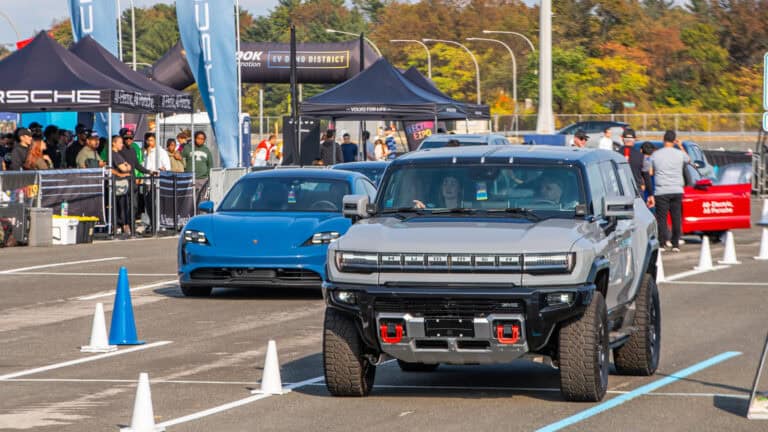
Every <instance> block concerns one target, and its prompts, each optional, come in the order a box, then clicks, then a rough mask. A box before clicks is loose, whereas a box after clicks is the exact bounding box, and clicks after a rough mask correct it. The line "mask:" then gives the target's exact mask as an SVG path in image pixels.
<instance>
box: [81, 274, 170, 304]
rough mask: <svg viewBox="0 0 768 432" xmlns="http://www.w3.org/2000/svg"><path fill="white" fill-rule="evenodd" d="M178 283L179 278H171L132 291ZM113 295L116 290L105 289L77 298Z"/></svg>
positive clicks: (87, 298) (85, 298)
mask: <svg viewBox="0 0 768 432" xmlns="http://www.w3.org/2000/svg"><path fill="white" fill-rule="evenodd" d="M176 283H178V280H176V279H171V280H167V281H162V282H155V283H151V284H148V285H139V286H137V287H135V288H131V290H130V291H131V292H134V291H142V290H148V289H152V288H157V287H161V286H163V285H170V284H176ZM113 295H115V291H114V290H113V291H104V292H101V293H96V294H91V295H87V296H82V297H76V298H75V300H94V299H97V298H102V297H109V296H113Z"/></svg>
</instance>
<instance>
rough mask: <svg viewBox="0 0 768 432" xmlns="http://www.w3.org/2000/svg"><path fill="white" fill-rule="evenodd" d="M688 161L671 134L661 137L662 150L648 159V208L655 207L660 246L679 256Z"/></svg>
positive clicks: (680, 146)
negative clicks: (650, 175) (650, 176)
mask: <svg viewBox="0 0 768 432" xmlns="http://www.w3.org/2000/svg"><path fill="white" fill-rule="evenodd" d="M690 161H691V159H690V158H689V157H688V154H687V153H686V152H685V149H683V146H682V144H681V143H680V141H678V140H677V135H676V134H675V132H674V131H671V130H668V131H666V132H665V133H664V147H662V148H661V149H659V150H656V151H655V152H654V153H653V155H651V157H650V162H651V166H652V168H653V178H654V191H653V195H650V196H649V197H648V207H653V206H654V205H655V206H656V223H657V224H658V226H659V237H660V240H661V244H662V245H664V246H665V247H667V248H671V249H672V252H680V236H681V234H682V225H683V187H684V186H685V178H684V176H683V171H684V170H685V165H686V164H688V163H690ZM667 214H670V215H671V219H672V236H671V238H670V235H669V229H668V228H667Z"/></svg>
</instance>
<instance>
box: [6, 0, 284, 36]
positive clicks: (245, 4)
mask: <svg viewBox="0 0 768 432" xmlns="http://www.w3.org/2000/svg"><path fill="white" fill-rule="evenodd" d="M99 1H108V0H99ZM68 3H69V2H68V1H66V0H0V12H2V13H3V14H5V15H7V16H8V17H9V18H10V19H11V21H13V24H14V25H15V26H16V28H17V29H18V31H19V36H20V38H21V39H26V38H28V37H32V36H33V35H34V34H35V33H37V32H38V31H40V30H44V29H47V28H49V27H50V26H51V23H52V22H53V21H56V20H59V19H62V18H68V17H69V12H68V10H67V5H68ZM134 3H135V4H136V6H137V7H138V6H149V5H153V4H157V3H173V0H134ZM129 4H130V0H120V5H121V7H122V8H123V9H126V8H128V5H129ZM276 4H277V0H240V6H241V7H242V8H243V9H246V10H248V11H250V12H251V13H252V14H254V15H256V16H259V15H264V14H266V13H267V12H268V11H269V10H270V9H272V8H273V7H275V5H276ZM15 41H16V33H15V32H14V31H13V29H12V28H11V26H10V25H9V24H8V21H6V20H5V19H4V18H2V17H0V43H13V42H15Z"/></svg>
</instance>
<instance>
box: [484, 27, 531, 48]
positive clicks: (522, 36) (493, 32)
mask: <svg viewBox="0 0 768 432" xmlns="http://www.w3.org/2000/svg"><path fill="white" fill-rule="evenodd" d="M483 34H511V35H515V36H519V37H521V38H523V39H525V41H526V42H527V43H528V46H529V47H530V48H531V52H536V47H534V46H533V42H531V40H530V39H528V37H527V36H526V35H524V34H522V33H518V32H513V31H506V30H483Z"/></svg>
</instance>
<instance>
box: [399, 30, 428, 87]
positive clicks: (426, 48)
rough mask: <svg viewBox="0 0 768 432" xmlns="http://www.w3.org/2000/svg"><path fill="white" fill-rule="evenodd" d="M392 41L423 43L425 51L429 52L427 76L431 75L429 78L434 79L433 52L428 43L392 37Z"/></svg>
mask: <svg viewBox="0 0 768 432" xmlns="http://www.w3.org/2000/svg"><path fill="white" fill-rule="evenodd" d="M390 42H393V43H396V42H411V43H417V44H419V45H421V46H422V47H423V48H424V51H426V52H427V76H428V77H429V79H432V54H431V53H430V52H429V47H428V46H427V44H425V43H424V42H422V41H420V40H416V39H390Z"/></svg>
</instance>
